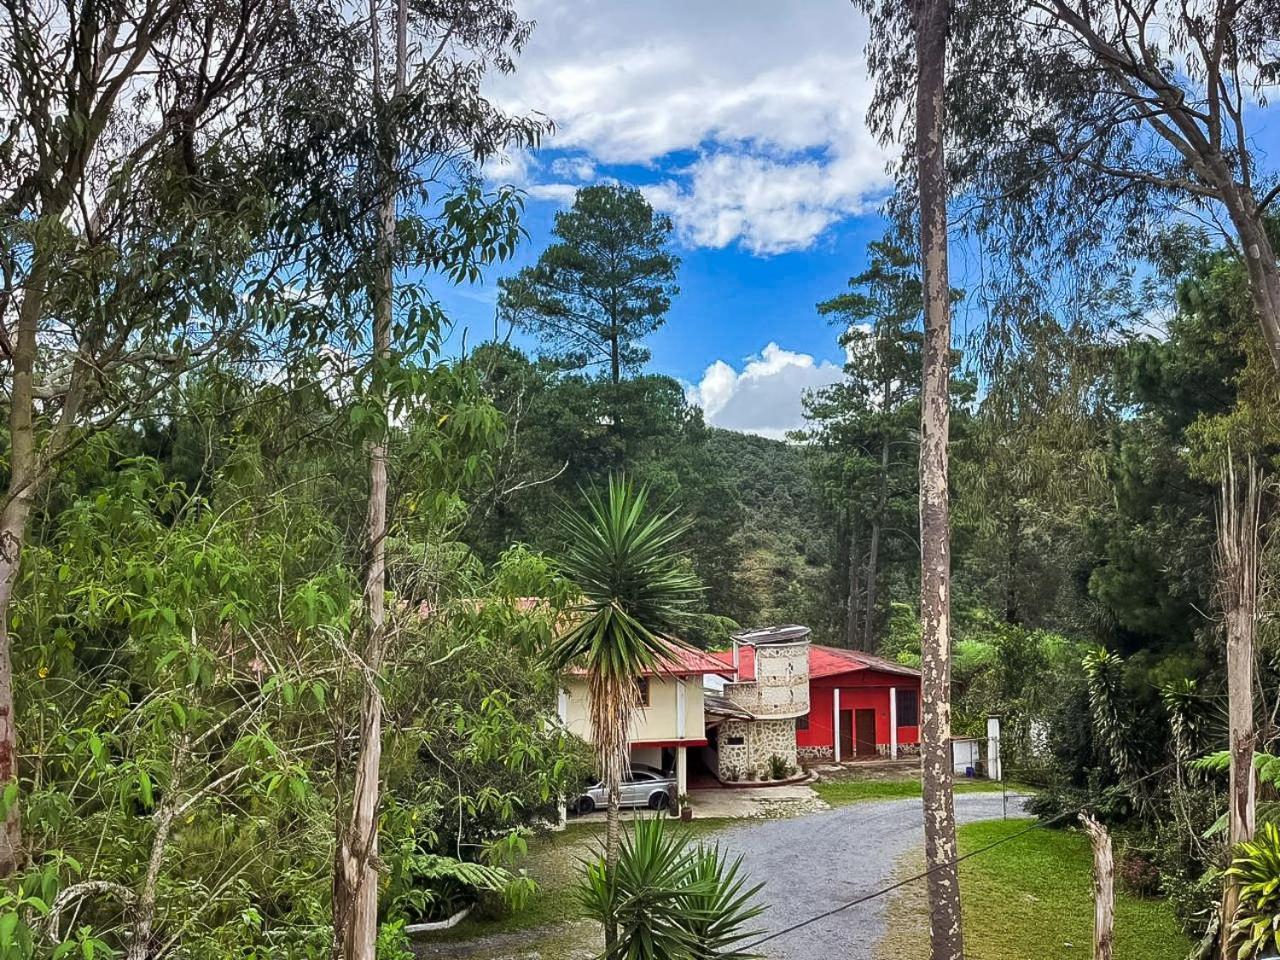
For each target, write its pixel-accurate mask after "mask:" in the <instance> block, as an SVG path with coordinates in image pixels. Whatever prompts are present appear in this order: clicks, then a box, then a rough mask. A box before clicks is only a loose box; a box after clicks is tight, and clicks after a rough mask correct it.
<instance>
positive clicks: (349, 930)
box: [334, 0, 408, 960]
mask: <svg viewBox="0 0 1280 960" xmlns="http://www.w3.org/2000/svg"><path fill="white" fill-rule="evenodd" d="M370 21H371V29H372V30H373V51H374V56H373V69H374V83H375V88H376V85H377V84H378V83H379V77H378V73H379V68H380V57H379V56H378V33H377V31H378V8H377V0H370ZM407 34H408V7H407V4H406V0H398V3H397V6H396V54H395V56H396V62H395V85H394V89H393V94H392V101H391V102H392V104H393V105H394V104H395V102H396V101H397V100H398V99H399V98H400V97H401V96H403V94H404V91H405V62H406V59H407V55H408V51H407ZM379 99H381V97H379ZM380 149H381V150H382V151H383V162H382V165H381V176H382V178H383V181H382V184H381V191H382V199H381V202H380V204H379V209H378V233H377V251H376V252H377V264H376V266H375V273H374V277H373V282H372V283H371V285H370V300H371V302H372V305H373V355H374V356H373V360H374V363H375V365H378V364H382V363H385V362H386V361H387V360H388V358H389V357H390V356H391V313H392V301H393V298H394V295H395V278H394V273H393V271H394V252H393V245H394V239H395V229H396V194H395V171H394V165H395V162H396V150H395V145H394V144H386V145H383V146H382V147H380ZM372 382H373V383H374V384H375V385H376V386H375V397H376V402H378V403H380V404H381V405H382V411H381V416H380V417H379V423H380V425H381V426H380V429H381V431H382V432H381V434H380V435H379V436H378V438H377V439H376V440H375V441H374V442H373V443H372V444H371V445H370V448H369V505H368V513H367V516H366V521H365V524H366V541H367V542H366V549H367V551H368V560H367V566H366V568H365V581H364V627H365V643H364V656H363V663H362V664H361V673H362V681H363V683H362V686H363V695H362V697H361V703H360V741H359V753H358V755H357V758H356V771H355V781H354V784H353V786H352V800H351V815H350V820H349V822H348V824H347V829H346V831H345V836H344V838H343V842H342V848H341V852H340V864H339V867H340V870H339V872H340V876H339V877H338V878H336V879H337V883H336V887H337V893H338V896H337V897H336V898H335V903H334V923H335V927H336V932H337V934H338V941H337V942H338V944H339V947H340V950H341V953H342V956H343V958H344V960H376V944H377V938H378V871H377V866H376V864H377V859H378V804H379V800H380V783H379V777H380V771H381V765H382V690H381V687H380V674H381V671H382V662H383V641H384V636H385V630H386V580H387V576H386V537H387V415H388V411H387V403H386V395H385V383H384V378H383V374H381V373H379V372H375V375H374V377H373V378H372Z"/></svg>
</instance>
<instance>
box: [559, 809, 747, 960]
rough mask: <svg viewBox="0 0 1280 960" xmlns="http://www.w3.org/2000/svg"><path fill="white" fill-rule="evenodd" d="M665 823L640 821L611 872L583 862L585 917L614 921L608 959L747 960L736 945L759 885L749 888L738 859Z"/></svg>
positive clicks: (580, 890) (744, 937) (744, 936)
mask: <svg viewBox="0 0 1280 960" xmlns="http://www.w3.org/2000/svg"><path fill="white" fill-rule="evenodd" d="M666 822H667V821H666V819H665V818H664V817H652V818H650V817H642V818H640V819H638V820H636V822H635V825H634V828H633V829H632V830H631V831H629V832H628V833H627V834H626V836H625V837H624V838H623V842H622V850H621V853H620V856H619V858H618V865H617V867H616V869H614V870H612V871H610V870H609V869H608V868H607V866H606V864H605V861H604V858H603V857H601V858H599V859H597V860H595V861H591V862H588V863H586V864H585V867H586V870H585V873H584V876H583V878H582V881H581V883H580V885H579V888H578V897H579V900H580V901H581V903H582V905H583V908H584V909H585V911H586V913H587V915H588V916H590V917H591V918H593V919H596V920H599V921H600V922H601V923H605V924H608V923H616V924H617V926H618V939H617V944H616V947H615V949H614V951H613V952H612V953H610V954H608V958H609V960H620V958H626V960H711V958H714V957H728V958H734V960H748V958H749V957H751V956H754V954H751V953H747V952H744V951H743V950H742V949H741V945H742V944H743V942H744V941H746V940H749V939H751V938H752V937H753V936H755V935H756V931H753V930H750V929H749V928H748V924H749V923H750V922H751V921H752V919H753V918H755V917H756V916H758V915H759V914H760V912H761V910H762V908H761V907H759V906H755V905H753V904H752V900H753V899H754V898H755V896H756V894H758V893H759V891H760V889H761V888H762V886H763V884H757V885H755V886H751V887H749V886H748V885H747V879H746V878H745V877H744V876H743V875H742V873H741V865H742V859H741V857H739V858H738V859H736V860H732V861H731V860H729V859H728V858H727V857H726V856H725V855H724V854H723V853H721V851H720V849H719V847H713V846H705V845H702V844H699V845H696V846H695V845H693V844H691V843H690V841H689V838H688V837H687V836H685V835H682V834H679V833H672V832H670V831H669V830H668V828H667V826H666Z"/></svg>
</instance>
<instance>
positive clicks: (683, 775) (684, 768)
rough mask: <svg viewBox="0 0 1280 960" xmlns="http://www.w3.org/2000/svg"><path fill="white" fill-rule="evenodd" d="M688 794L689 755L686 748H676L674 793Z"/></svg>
mask: <svg viewBox="0 0 1280 960" xmlns="http://www.w3.org/2000/svg"><path fill="white" fill-rule="evenodd" d="M688 792H689V754H688V748H687V747H676V793H678V794H680V795H681V796H684V795H685V794H686V793H688Z"/></svg>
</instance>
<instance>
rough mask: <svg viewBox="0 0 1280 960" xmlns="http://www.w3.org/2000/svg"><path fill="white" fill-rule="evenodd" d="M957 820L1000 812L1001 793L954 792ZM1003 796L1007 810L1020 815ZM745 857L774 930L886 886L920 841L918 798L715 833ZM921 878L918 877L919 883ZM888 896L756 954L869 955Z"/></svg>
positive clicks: (790, 959)
mask: <svg viewBox="0 0 1280 960" xmlns="http://www.w3.org/2000/svg"><path fill="white" fill-rule="evenodd" d="M955 799H956V817H957V819H958V820H959V821H960V822H961V823H967V822H969V821H972V820H996V819H999V818H1000V817H1001V816H1002V813H1003V810H1002V806H1001V798H1000V794H998V793H992V794H985V793H962V794H957V795H956V798H955ZM1020 812H1021V810H1020V805H1019V804H1018V802H1017V801H1015V800H1014V799H1013V798H1010V801H1009V815H1010V816H1018V815H1020ZM714 839H715V840H716V841H718V842H719V843H720V844H721V845H722V847H724V848H725V849H727V850H729V851H732V852H733V853H735V854H737V853H741V854H743V857H744V860H743V868H744V869H745V871H746V872H747V874H748V876H749V877H750V879H751V882H753V883H759V882H763V883H764V885H765V886H764V889H763V890H762V891H761V892H760V897H761V899H762V900H763V901H764V902H765V903H768V904H769V908H768V909H767V910H766V911H765V912H764V914H763V915H761V916H760V917H758V918H757V925H758V926H759V927H761V928H763V929H764V930H765V931H766V932H773V931H774V930H779V929H781V928H782V927H785V926H788V925H789V924H792V923H795V922H796V921H798V920H801V919H803V918H805V917H809V916H812V915H813V914H816V913H821V912H822V911H823V910H827V909H830V908H831V907H834V906H837V905H839V904H841V903H844V902H846V901H849V900H852V899H854V898H855V897H858V896H862V895H863V894H867V893H871V892H872V891H874V890H877V889H879V888H880V887H883V886H885V885H886V884H889V883H892V882H893V881H894V880H895V879H896V877H895V872H896V868H897V863H898V860H899V858H900V857H901V856H902V855H903V854H904V853H907V852H908V851H910V850H912V849H914V848H917V847H923V846H924V826H923V815H922V810H921V802H920V800H918V799H904V800H881V801H874V802H864V803H855V804H851V805H849V806H846V807H838V808H836V809H834V810H828V811H825V812H823V813H815V814H810V815H809V816H804V817H797V818H794V819H790V820H767V821H755V822H752V823H744V824H742V825H741V826H735V827H730V828H728V829H726V830H724V831H723V832H721V833H718V834H717V835H716V836H715V838H714ZM921 882H923V881H921ZM888 899H889V898H888V897H880V898H877V899H875V900H872V901H870V902H869V903H864V904H860V905H858V906H856V907H851V908H849V909H848V910H844V911H841V912H840V913H837V914H835V915H833V916H830V917H827V918H826V919H824V920H819V921H818V922H817V923H813V924H810V925H809V926H807V927H803V928H801V929H799V930H795V931H793V932H791V933H788V934H785V935H783V936H781V937H779V938H778V939H776V940H771V941H769V942H768V943H767V944H765V945H764V946H763V947H762V948H761V952H762V953H763V954H764V955H765V956H767V957H771V958H779V960H784V958H785V960H826V958H831V960H871V957H872V956H873V953H874V951H875V946H876V943H877V941H879V939H880V938H881V937H882V936H883V935H884V932H885V930H884V924H885V907H886V904H887V903H888Z"/></svg>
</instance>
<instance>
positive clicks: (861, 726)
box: [853, 710, 876, 757]
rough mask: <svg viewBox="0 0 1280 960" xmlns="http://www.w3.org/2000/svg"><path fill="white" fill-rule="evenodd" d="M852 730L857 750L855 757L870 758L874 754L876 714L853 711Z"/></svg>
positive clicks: (866, 711) (868, 711)
mask: <svg viewBox="0 0 1280 960" xmlns="http://www.w3.org/2000/svg"><path fill="white" fill-rule="evenodd" d="M853 722H854V728H855V732H856V734H857V739H858V743H857V750H856V751H855V755H856V756H859V757H870V756H874V755H875V753H876V712H875V711H874V710H855V711H854V720H853Z"/></svg>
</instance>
